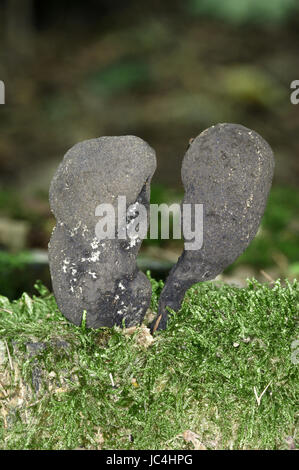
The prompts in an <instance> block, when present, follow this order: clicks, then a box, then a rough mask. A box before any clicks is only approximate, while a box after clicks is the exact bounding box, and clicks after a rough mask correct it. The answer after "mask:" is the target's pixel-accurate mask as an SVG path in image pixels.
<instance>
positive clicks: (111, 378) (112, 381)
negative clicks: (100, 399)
mask: <svg viewBox="0 0 299 470" xmlns="http://www.w3.org/2000/svg"><path fill="white" fill-rule="evenodd" d="M109 377H110V380H111V384H112V387H115V383H114V380H113V375H112V374H111V372H110V374H109Z"/></svg>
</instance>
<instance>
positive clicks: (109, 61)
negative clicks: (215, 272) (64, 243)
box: [0, 0, 299, 298]
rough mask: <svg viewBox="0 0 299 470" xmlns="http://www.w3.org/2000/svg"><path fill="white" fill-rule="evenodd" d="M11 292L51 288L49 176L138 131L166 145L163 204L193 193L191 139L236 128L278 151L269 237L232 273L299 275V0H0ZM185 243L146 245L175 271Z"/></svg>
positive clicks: (156, 188) (1, 189) (0, 268)
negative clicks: (68, 157) (82, 148)
mask: <svg viewBox="0 0 299 470" xmlns="http://www.w3.org/2000/svg"><path fill="white" fill-rule="evenodd" d="M0 18H1V29H0V79H1V80H3V81H4V83H5V85H6V104H5V105H1V106H0V129H1V134H0V293H1V294H3V295H7V296H9V297H10V298H15V297H16V296H18V295H20V294H21V293H22V291H23V290H27V291H29V292H30V291H31V290H32V286H33V284H34V281H35V279H36V278H41V279H42V280H43V282H45V283H46V284H48V285H49V282H50V280H49V271H48V266H47V252H46V250H47V243H48V240H49V237H50V234H51V231H52V228H53V226H54V224H55V220H54V218H53V216H52V215H51V213H50V210H49V205H48V188H49V183H50V180H51V178H52V176H53V173H54V172H55V169H56V168H57V165H58V164H59V162H60V161H61V159H62V157H63V155H64V153H65V152H66V151H67V150H68V149H69V148H70V147H71V146H72V145H74V144H75V143H77V142H78V141H81V140H84V139H89V138H94V137H99V136H102V135H121V134H134V135H138V136H140V137H141V138H143V139H145V140H146V141H148V142H149V144H150V145H151V146H152V147H153V148H154V149H155V150H156V152H157V159H158V169H157V172H156V174H155V177H154V179H153V187H152V202H159V203H162V202H175V201H179V200H180V198H181V196H182V186H181V181H180V168H181V161H182V158H183V155H184V153H185V151H186V148H187V145H188V141H189V139H190V138H191V137H195V136H196V135H198V134H199V133H200V132H201V131H202V130H204V129H205V128H207V127H209V126H211V125H213V124H215V123H217V122H236V123H240V124H243V125H245V126H248V127H250V128H252V129H254V130H256V131H257V132H258V133H260V134H261V135H262V136H263V137H264V138H265V139H266V140H267V141H268V142H269V143H270V145H271V146H272V148H273V150H274V153H275V159H276V172H275V181H274V186H273V188H272V192H271V195H270V198H269V203H268V207H267V210H266V213H265V216H264V219H263V222H262V226H261V228H260V230H259V232H258V235H257V237H256V239H255V240H254V241H253V243H252V244H251V245H250V247H249V248H248V249H247V251H246V252H245V253H244V255H242V256H241V257H240V259H238V260H237V262H236V263H235V264H234V265H233V266H231V267H230V268H229V269H228V270H227V271H226V272H225V273H224V274H223V276H222V277H221V278H222V279H223V280H225V281H228V282H235V283H237V284H240V285H242V283H243V282H244V280H245V279H246V277H251V276H255V277H257V278H258V279H260V280H264V281H269V280H271V278H273V279H275V278H277V277H282V278H284V277H287V278H294V277H296V276H298V274H299V261H298V246H299V243H298V242H299V220H298V213H297V211H298V206H299V189H298V184H297V183H298V176H299V158H298V157H299V139H298V131H299V105H297V106H295V105H292V104H291V102H290V93H291V90H290V83H291V82H292V81H293V80H296V79H299V67H298V66H299V53H298V51H299V2H298V1H297V0H226V1H223V0H185V1H179V0H171V1H169V0H164V1H163V2H162V1H157V0H153V1H151V2H145V1H144V2H140V0H127V1H125V2H124V1H123V0H98V1H96V0H85V1H84V2H82V1H78V0H73V1H72V2H68V1H66V0H60V1H57V0H54V1H51V2H42V1H41V0H35V1H34V0H22V1H21V0H0ZM181 249H182V243H181V242H178V241H176V242H174V241H163V240H160V241H154V242H150V241H146V242H145V243H144V244H143V246H142V250H141V254H140V261H139V262H140V266H141V267H142V268H143V269H147V268H149V269H151V270H152V274H153V275H154V276H156V277H158V278H159V277H162V278H163V277H164V276H165V274H166V272H167V270H168V269H169V267H170V266H171V264H172V263H174V262H175V261H176V259H177V257H178V255H179V254H180V252H181Z"/></svg>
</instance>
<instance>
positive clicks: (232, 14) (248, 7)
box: [189, 0, 298, 24]
mask: <svg viewBox="0 0 299 470" xmlns="http://www.w3.org/2000/svg"><path fill="white" fill-rule="evenodd" d="M189 8H190V11H191V12H192V13H193V14H197V15H207V16H210V17H213V18H216V19H221V20H225V21H227V22H230V23H235V24H244V23H259V24H265V23H282V22H284V21H286V20H287V19H288V18H289V17H290V15H292V14H294V13H295V12H296V11H297V12H298V2H297V0H225V1H223V0H190V3H189Z"/></svg>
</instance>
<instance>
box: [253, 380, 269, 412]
mask: <svg viewBox="0 0 299 470" xmlns="http://www.w3.org/2000/svg"><path fill="white" fill-rule="evenodd" d="M271 382H272V380H270V382H269V383H268V385H267V387H266V388H265V390H263V391H262V393H261V395H260V396H258V394H257V391H256V388H255V387H253V391H254V395H255V398H256V401H257V404H258V406H260V404H261V400H262V397H263V395H264V394H265V393H266V391H267V389H268V387H269V386H270V384H271Z"/></svg>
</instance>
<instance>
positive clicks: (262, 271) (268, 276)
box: [260, 269, 275, 282]
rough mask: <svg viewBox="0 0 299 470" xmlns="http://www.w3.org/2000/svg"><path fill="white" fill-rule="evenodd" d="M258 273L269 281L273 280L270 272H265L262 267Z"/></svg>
mask: <svg viewBox="0 0 299 470" xmlns="http://www.w3.org/2000/svg"><path fill="white" fill-rule="evenodd" d="M260 273H261V274H262V275H263V276H264V277H265V278H266V279H267V281H269V282H275V281H274V279H273V278H272V277H271V276H270V274H268V273H266V271H264V270H263V269H261V270H260Z"/></svg>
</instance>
